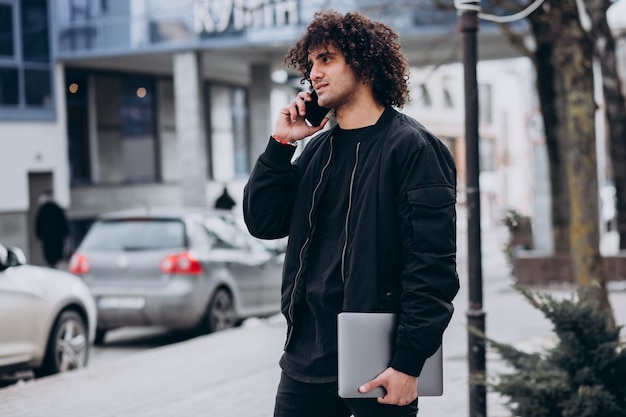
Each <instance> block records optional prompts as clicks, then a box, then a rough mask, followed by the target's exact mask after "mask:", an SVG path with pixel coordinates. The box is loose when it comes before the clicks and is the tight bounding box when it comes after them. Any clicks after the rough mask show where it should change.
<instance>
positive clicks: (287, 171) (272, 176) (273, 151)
mask: <svg viewBox="0 0 626 417" xmlns="http://www.w3.org/2000/svg"><path fill="white" fill-rule="evenodd" d="M295 149H296V148H295V147H294V146H288V145H283V144H281V143H279V142H277V141H275V140H274V139H271V138H270V140H269V143H268V144H267V147H266V149H265V152H263V153H262V154H261V156H259V159H258V160H257V161H256V163H255V165H254V167H253V169H252V172H251V173H250V178H249V179H248V183H247V184H246V186H245V187H244V192H243V215H244V220H245V223H246V226H247V227H248V231H249V232H250V234H252V235H253V236H255V237H257V238H260V239H279V238H282V237H285V236H287V234H288V232H289V224H290V223H291V212H292V208H293V203H294V199H295V190H296V189H297V187H296V167H295V165H293V164H292V163H291V159H292V157H293V155H294V152H295Z"/></svg>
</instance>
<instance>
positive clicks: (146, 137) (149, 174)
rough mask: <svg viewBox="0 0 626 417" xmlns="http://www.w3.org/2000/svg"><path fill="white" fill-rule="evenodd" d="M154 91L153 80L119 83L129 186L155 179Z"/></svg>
mask: <svg viewBox="0 0 626 417" xmlns="http://www.w3.org/2000/svg"><path fill="white" fill-rule="evenodd" d="M155 90H156V89H155V82H154V80H153V79H152V78H148V77H128V78H123V79H122V137H123V147H122V149H123V158H124V168H125V172H126V178H125V179H126V181H128V182H148V181H155V180H156V179H157V178H158V172H157V163H156V162H157V156H158V155H157V150H158V148H157V143H156V142H157V141H156V132H155V130H156V129H155V122H156V121H155V104H156V103H155Z"/></svg>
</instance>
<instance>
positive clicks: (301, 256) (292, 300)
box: [285, 136, 333, 346]
mask: <svg viewBox="0 0 626 417" xmlns="http://www.w3.org/2000/svg"><path fill="white" fill-rule="evenodd" d="M332 157H333V137H332V136H331V137H330V152H329V154H328V159H327V160H326V164H325V165H324V166H323V167H322V171H321V172H320V178H319V181H318V182H317V184H316V185H315V188H314V189H313V194H312V195H311V209H310V210H309V230H312V229H313V213H314V212H315V210H314V209H315V195H316V194H317V192H318V191H319V188H320V186H321V185H322V180H323V179H324V174H325V173H326V169H328V167H329V166H330V161H331V160H332ZM310 240H311V233H309V236H308V237H307V238H306V240H305V241H304V243H303V244H302V247H301V248H300V252H299V254H298V260H299V266H298V271H296V276H295V278H294V280H293V289H292V290H291V297H290V302H289V311H288V313H289V321H290V322H291V326H289V329H288V333H287V340H286V341H285V346H287V345H289V341H290V340H291V336H292V334H293V326H294V324H295V323H294V320H293V308H294V305H295V301H296V300H295V298H296V290H297V289H298V281H299V280H300V277H301V275H302V265H303V264H304V253H305V249H306V247H307V246H308V244H309V241H310Z"/></svg>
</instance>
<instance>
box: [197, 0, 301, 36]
mask: <svg viewBox="0 0 626 417" xmlns="http://www.w3.org/2000/svg"><path fill="white" fill-rule="evenodd" d="M193 20H194V30H195V32H196V33H198V34H201V33H205V34H211V33H213V34H218V33H223V32H227V31H233V32H241V31H244V30H245V29H251V28H254V29H259V28H264V27H277V26H289V25H297V24H298V0H283V1H280V0H194V4H193Z"/></svg>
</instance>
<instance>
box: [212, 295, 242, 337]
mask: <svg viewBox="0 0 626 417" xmlns="http://www.w3.org/2000/svg"><path fill="white" fill-rule="evenodd" d="M236 322H237V319H236V315H235V306H234V304H233V297H232V296H231V295H230V292H228V291H227V290H226V289H224V288H220V289H218V290H217V291H215V294H214V295H213V299H212V300H211V303H210V304H209V310H208V312H207V330H208V331H209V332H211V333H212V332H217V331H219V330H224V329H229V328H231V327H233V326H235V323H236Z"/></svg>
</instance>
